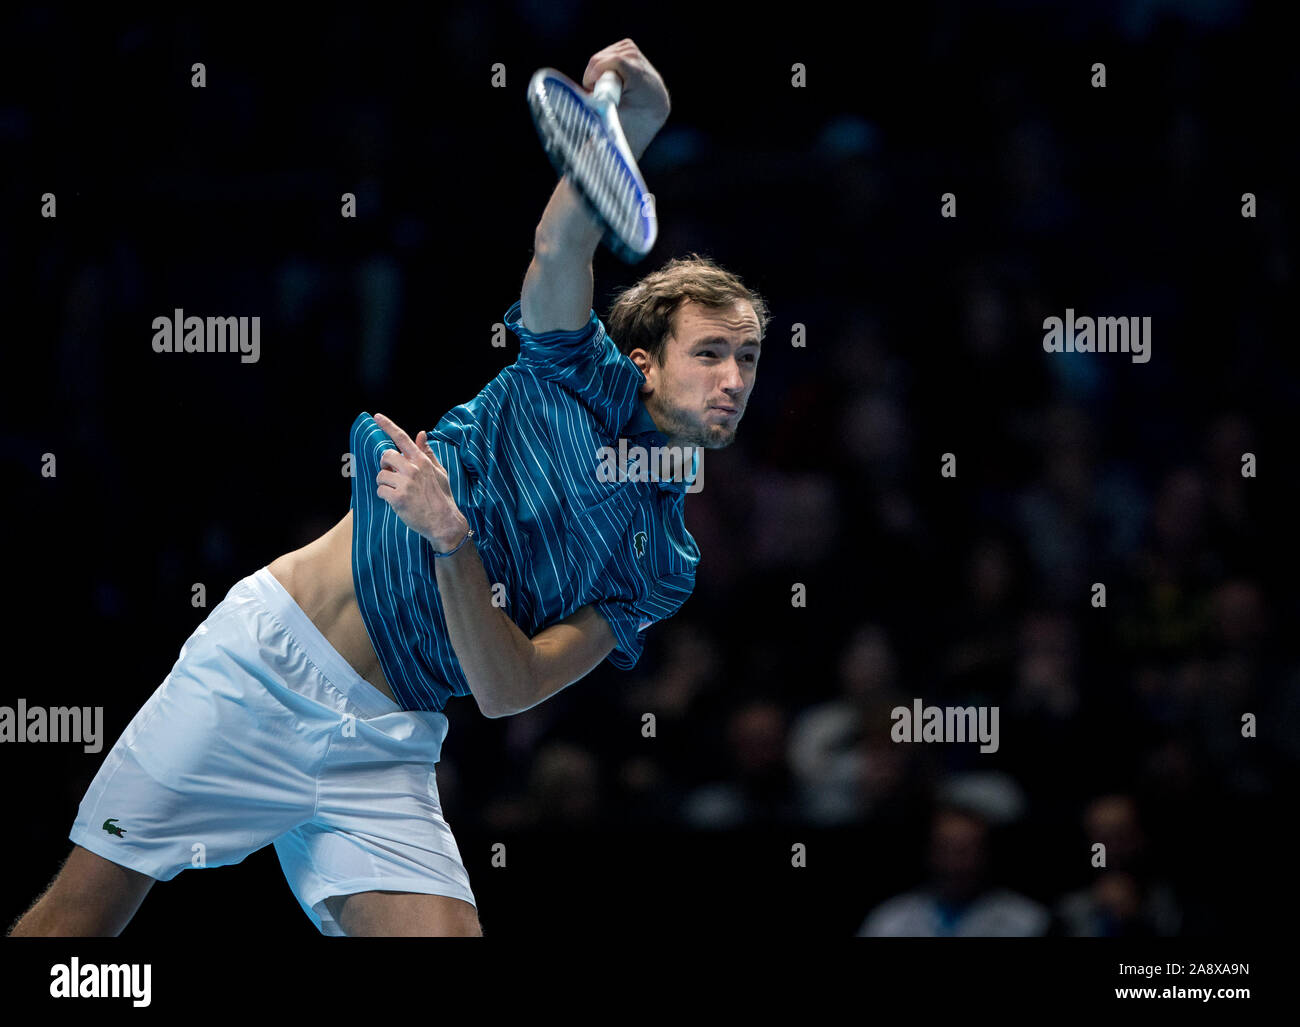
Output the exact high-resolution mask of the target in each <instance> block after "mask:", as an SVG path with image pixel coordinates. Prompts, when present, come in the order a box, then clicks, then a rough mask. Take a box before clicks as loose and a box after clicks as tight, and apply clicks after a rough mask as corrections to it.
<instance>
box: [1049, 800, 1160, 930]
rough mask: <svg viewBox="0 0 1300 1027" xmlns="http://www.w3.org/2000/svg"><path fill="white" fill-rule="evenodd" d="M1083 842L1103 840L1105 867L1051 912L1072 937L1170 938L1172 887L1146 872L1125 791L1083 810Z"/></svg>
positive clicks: (1133, 805)
mask: <svg viewBox="0 0 1300 1027" xmlns="http://www.w3.org/2000/svg"><path fill="white" fill-rule="evenodd" d="M1083 828H1084V833H1085V835H1086V837H1087V839H1088V844H1089V846H1092V845H1096V844H1099V843H1100V844H1101V845H1104V846H1105V847H1106V848H1105V854H1106V866H1105V867H1104V868H1099V869H1098V870H1097V879H1096V880H1095V881H1094V882H1093V884H1092V885H1091V886H1090V887H1088V888H1084V889H1081V890H1079V891H1076V892H1071V893H1070V894H1069V895H1066V896H1065V897H1064V898H1063V899H1061V901H1060V902H1059V903H1058V904H1057V908H1056V914H1057V916H1058V917H1059V918H1060V920H1061V924H1062V929H1063V931H1064V933H1066V934H1067V935H1070V936H1072V937H1089V938H1099V937H1115V936H1132V935H1145V936H1154V937H1161V938H1167V937H1173V936H1174V935H1177V934H1178V933H1179V928H1180V927H1181V925H1182V921H1183V914H1182V910H1181V908H1180V907H1179V903H1178V899H1177V898H1176V897H1175V895H1174V892H1173V889H1172V888H1170V887H1169V885H1168V884H1166V883H1164V882H1162V881H1160V880H1158V879H1156V878H1154V877H1153V876H1151V870H1150V867H1149V865H1148V860H1147V842H1146V836H1145V834H1144V833H1143V830H1142V826H1141V824H1140V823H1139V821H1138V808H1137V802H1136V801H1135V800H1134V799H1133V797H1132V796H1129V795H1107V796H1102V797H1100V798H1098V799H1095V800H1093V801H1092V802H1091V803H1090V804H1089V805H1088V808H1087V811H1086V812H1085V813H1084V817H1083Z"/></svg>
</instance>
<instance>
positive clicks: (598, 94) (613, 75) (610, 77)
mask: <svg viewBox="0 0 1300 1027" xmlns="http://www.w3.org/2000/svg"><path fill="white" fill-rule="evenodd" d="M591 95H592V97H593V98H594V99H597V100H608V101H609V103H610V104H611V106H614V107H617V106H618V101H619V100H621V99H622V97H623V80H622V79H621V78H619V75H618V72H617V71H606V72H603V73H602V74H601V76H600V78H598V79H596V85H595V86H594V87H592V90H591Z"/></svg>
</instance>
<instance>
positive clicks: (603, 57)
mask: <svg viewBox="0 0 1300 1027" xmlns="http://www.w3.org/2000/svg"><path fill="white" fill-rule="evenodd" d="M636 53H637V48H636V44H635V43H633V42H632V40H630V39H624V40H621V41H620V42H617V43H614V44H613V45H612V46H607V47H605V49H603V50H598V51H596V53H594V54H592V56H591V60H589V61H588V62H587V70H586V71H584V72H583V73H582V87H583V88H584V89H585V90H587V92H591V91H592V90H593V89H594V88H595V87H596V80H597V79H598V78H600V76H601V74H602V73H604V72H606V71H609V70H610V69H611V68H612V69H613V70H614V71H617V72H618V76H619V78H621V79H622V80H623V84H624V85H625V86H626V85H627V82H628V76H629V72H630V70H631V65H630V64H629V62H628V58H630V57H632V56H635V54H636Z"/></svg>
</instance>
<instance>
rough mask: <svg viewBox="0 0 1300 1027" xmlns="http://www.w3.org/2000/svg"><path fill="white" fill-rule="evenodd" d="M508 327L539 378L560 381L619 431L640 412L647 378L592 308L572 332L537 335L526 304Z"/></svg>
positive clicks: (514, 311) (512, 312)
mask: <svg viewBox="0 0 1300 1027" xmlns="http://www.w3.org/2000/svg"><path fill="white" fill-rule="evenodd" d="M505 325H506V327H507V328H509V329H510V330H511V331H512V332H514V333H515V335H516V336H517V337H518V338H519V363H520V364H521V365H522V366H524V367H526V368H528V369H529V370H530V371H532V372H533V373H534V374H536V375H537V376H538V377H539V378H544V379H547V380H548V381H553V382H557V383H558V384H560V385H562V386H564V387H565V388H566V389H568V390H569V391H570V392H572V393H573V394H574V395H575V396H577V397H578V399H580V400H581V401H582V403H583V404H584V405H585V406H587V407H588V408H589V409H590V410H591V411H592V412H593V413H595V414H596V416H597V417H599V418H600V420H601V421H602V422H603V423H604V425H605V427H606V428H607V429H608V431H609V432H610V434H611V435H615V434H617V433H618V431H619V429H621V428H622V427H623V426H624V425H625V424H627V422H628V419H629V418H631V416H632V414H633V412H634V411H635V409H636V403H637V399H638V396H639V393H640V389H641V386H642V384H644V382H645V376H644V375H643V374H642V373H641V372H640V370H639V369H638V368H637V366H636V364H634V363H632V361H631V360H630V359H629V358H628V357H626V356H624V355H623V354H622V353H620V352H619V350H618V347H617V346H615V345H614V341H613V340H612V339H611V338H610V337H609V336H608V335H607V334H606V332H605V325H604V322H602V321H601V320H600V318H598V317H597V316H596V311H595V310H592V311H591V314H590V316H589V317H588V319H587V323H586V324H585V325H584V326H583V327H582V328H577V329H574V330H572V331H553V332H538V333H534V332H531V331H529V330H528V329H527V328H525V327H524V319H523V313H522V301H518V300H517V301H516V302H515V303H513V304H512V305H511V307H510V309H509V310H507V311H506V315H505Z"/></svg>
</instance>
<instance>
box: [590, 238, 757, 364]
mask: <svg viewBox="0 0 1300 1027" xmlns="http://www.w3.org/2000/svg"><path fill="white" fill-rule="evenodd" d="M686 300H694V301H695V302H696V303H700V304H702V305H703V306H706V307H730V306H731V305H732V304H733V303H735V302H736V300H745V301H746V302H747V303H751V304H753V307H754V313H755V314H757V315H758V335H759V338H760V339H761V338H762V337H763V336H764V335H765V334H766V333H767V326H768V324H769V323H770V322H771V320H772V317H771V315H770V314H769V313H768V310H767V304H766V303H764V302H763V297H762V296H760V295H759V294H758V293H756V292H755V291H754V290H752V289H750V288H748V287H747V286H746V285H745V283H744V282H742V281H741V280H740V279H739V278H738V277H737V276H736V275H733V274H732V273H731V272H730V271H726V270H724V269H723V268H721V267H719V266H718V265H717V264H716V263H714V262H713V260H711V259H710V258H709V257H702V256H700V255H699V254H698V253H692V254H691V255H690V256H688V257H674V258H673V259H672V260H670V261H668V263H667V264H665V265H664V266H663V267H661V268H660V269H659V270H658V271H652V272H650V274H648V275H646V276H645V277H644V278H642V279H641V280H640V281H639V282H637V283H636V284H635V285H631V286H628V287H627V288H626V289H623V290H622V291H620V292H619V293H618V294H617V295H615V297H614V304H613V306H612V307H610V311H609V316H608V317H607V318H605V328H606V329H607V330H608V332H609V335H610V337H611V338H612V339H613V340H614V342H615V343H616V344H617V345H618V348H619V349H620V350H621V351H622V352H623V353H631V352H632V351H633V350H634V349H643V350H645V351H646V352H647V353H649V354H650V359H651V360H653V361H654V362H655V363H656V364H662V363H663V362H664V360H663V358H664V345H665V343H666V342H667V341H668V336H669V335H670V334H672V330H673V326H674V324H673V322H674V318H675V316H676V314H677V311H678V309H679V308H680V307H681V305H682V304H683V303H684V302H685V301H686Z"/></svg>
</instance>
